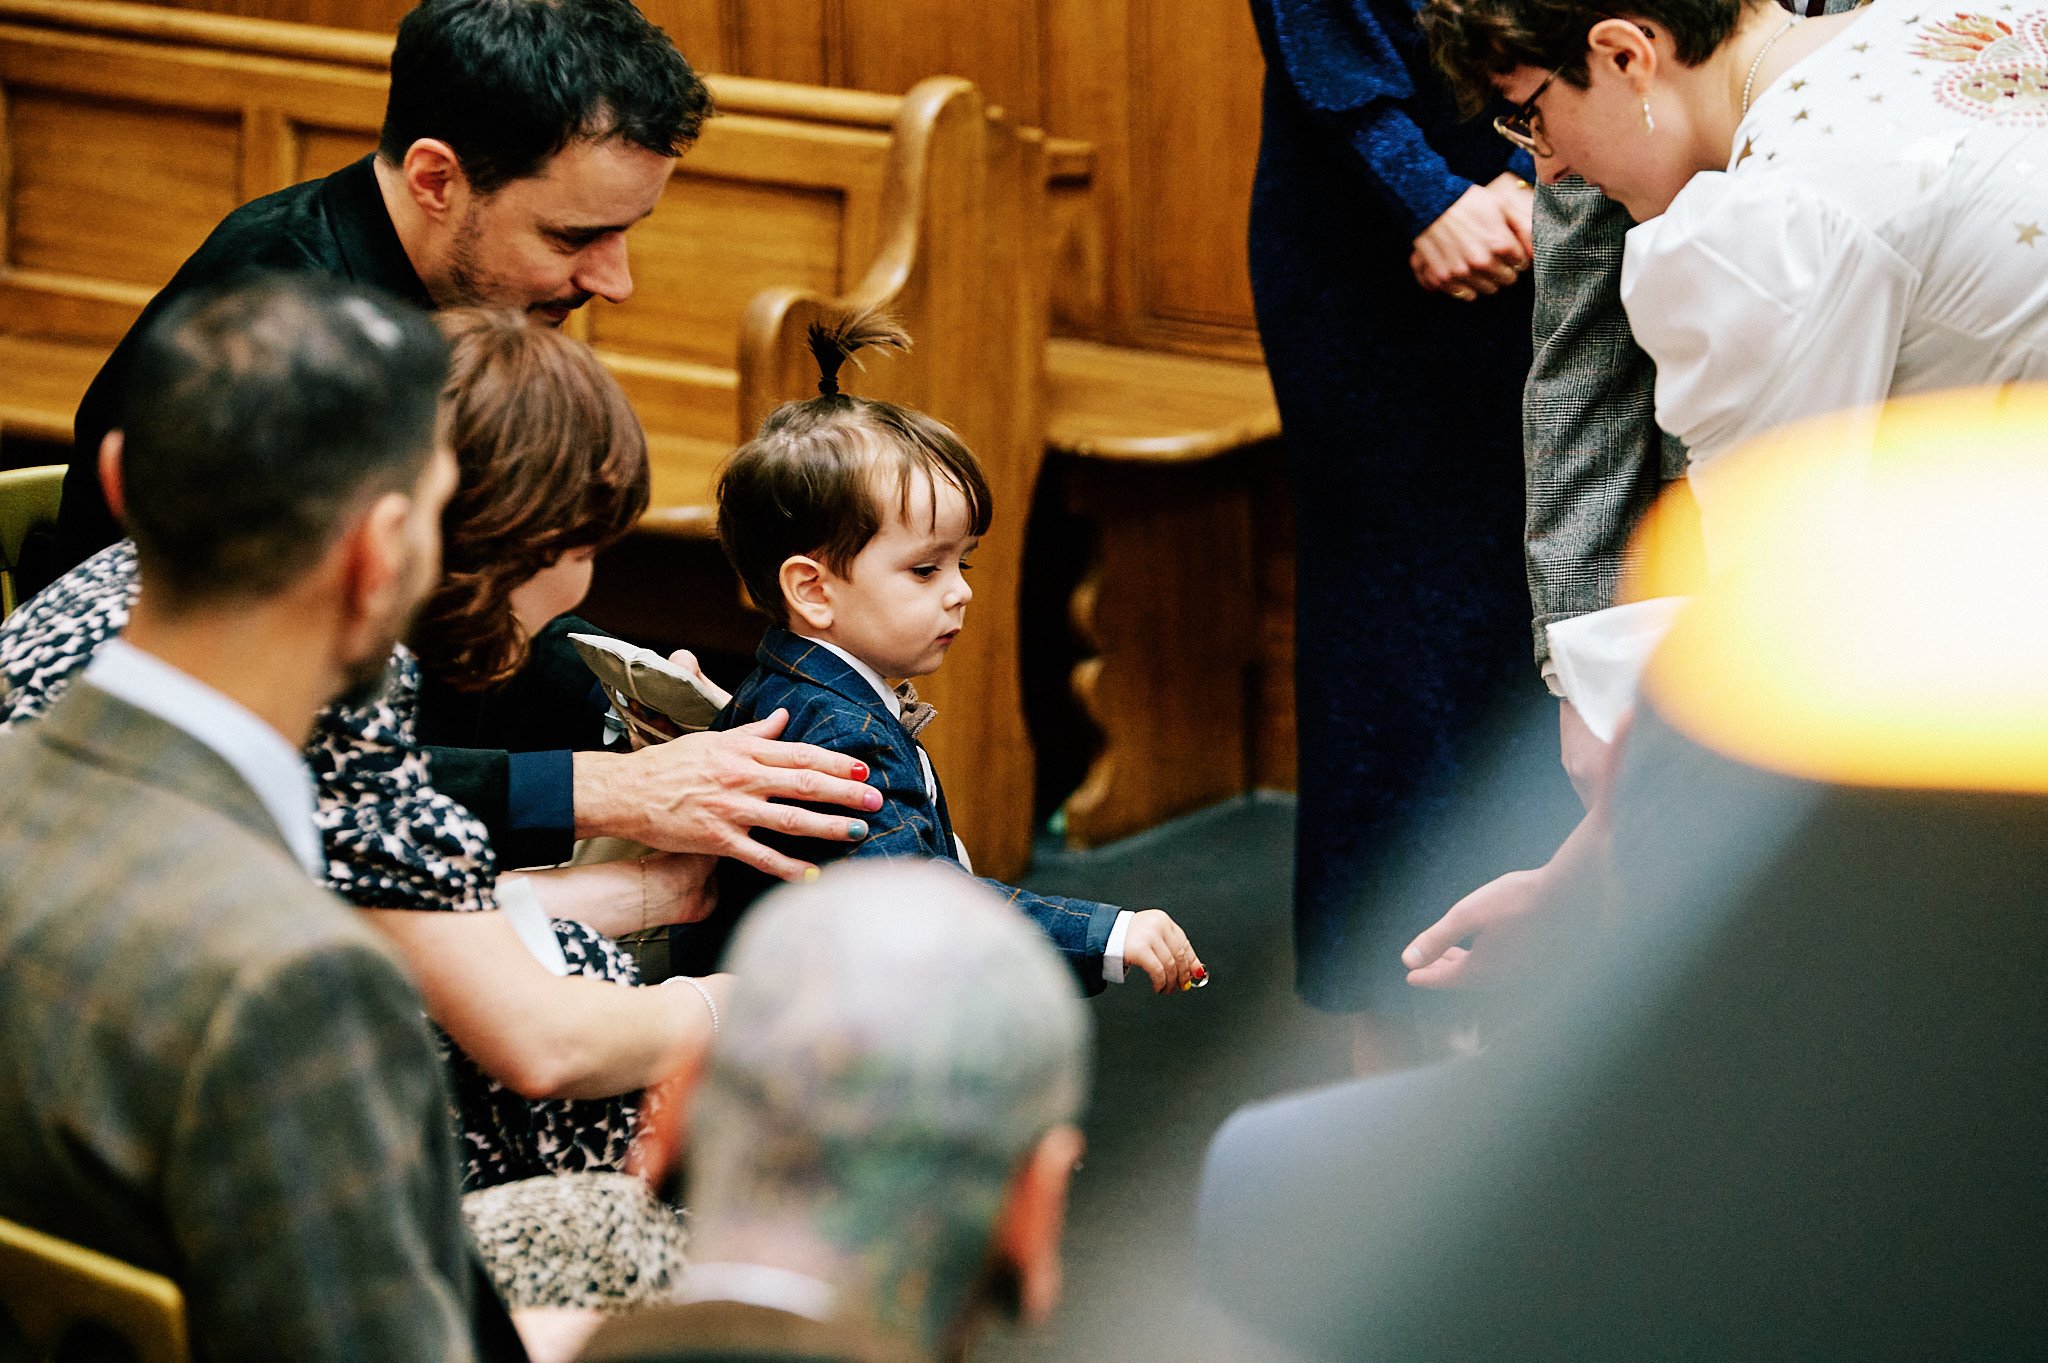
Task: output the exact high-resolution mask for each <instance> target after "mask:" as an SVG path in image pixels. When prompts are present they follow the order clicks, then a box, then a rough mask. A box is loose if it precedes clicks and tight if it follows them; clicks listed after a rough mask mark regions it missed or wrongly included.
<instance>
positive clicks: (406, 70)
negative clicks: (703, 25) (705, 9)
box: [377, 0, 711, 194]
mask: <svg viewBox="0 0 2048 1363" xmlns="http://www.w3.org/2000/svg"><path fill="white" fill-rule="evenodd" d="M710 113H711V94H710V92H709V91H708V90H706V89H705V88H704V82H703V81H702V80H700V79H698V76H697V73H696V72H695V71H692V70H691V69H690V64H689V63H688V62H686V61H684V60H683V57H682V54H681V53H679V52H677V51H676V49H675V44H674V43H671V42H670V41H669V39H668V35H667V34H665V33H663V32H662V31H661V30H660V29H659V28H656V27H655V26H654V24H653V23H651V22H650V21H649V20H648V19H647V17H646V16H645V15H643V14H641V13H640V11H639V10H637V9H635V8H634V7H633V5H632V3H631V0H424V3H423V4H421V5H420V6H419V7H418V8H417V9H414V10H413V11H412V12H411V13H409V14H407V15H406V16H405V18H404V19H402V20H400V21H399V25H398V42H397V45H396V46H395V47H394V48H393V49H392V52H391V94H390V99H389V101H388V103H387V104H386V106H385V110H384V130H383V133H382V135H381V136H380V137H379V139H378V146H377V151H378V155H380V156H382V157H383V158H384V159H385V160H386V161H388V162H390V163H391V164H393V165H398V164H399V163H401V162H403V161H404V160H405V153H406V151H407V150H408V149H409V148H410V147H411V146H412V144H413V143H415V142H417V141H419V140H420V139H421V138H423V137H432V138H438V139H440V140H441V141H443V142H446V143H447V144H448V145H449V146H450V147H452V148H454V149H455V155H456V157H457V159H458V160H460V161H461V163H462V173H463V174H464V175H466V176H468V177H469V183H470V186H471V188H473V189H474V190H475V191H476V192H477V193H478V194H490V193H493V192H495V191H497V190H498V189H501V188H503V187H504V186H505V185H507V184H509V183H511V182H512V181H514V180H522V179H525V178H526V177H527V176H529V175H538V174H540V173H541V172H542V171H543V170H545V169H546V168H547V163H548V161H549V160H550V158H552V157H553V156H554V155H555V153H557V152H559V151H561V150H562V149H563V148H564V147H566V146H568V145H569V143H571V142H572V141H576V140H578V139H581V138H588V139H591V140H593V141H601V140H603V139H605V138H609V137H623V138H624V139H626V141H628V142H630V143H632V144H633V145H635V146H638V147H645V148H646V149H647V150H649V151H651V152H655V153H657V154H659V155H662V156H677V155H680V154H681V152H682V150H683V149H684V148H685V147H688V146H689V145H690V144H691V143H692V142H694V141H696V140H697V132H698V130H699V129H700V128H701V127H702V126H703V123H704V120H705V118H706V117H708V116H709V115H710Z"/></svg>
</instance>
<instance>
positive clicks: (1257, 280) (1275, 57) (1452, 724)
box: [1250, 0, 1570, 1068]
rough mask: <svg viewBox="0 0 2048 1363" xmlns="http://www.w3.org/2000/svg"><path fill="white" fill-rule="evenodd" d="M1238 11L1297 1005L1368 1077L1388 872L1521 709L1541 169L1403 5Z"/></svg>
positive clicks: (1387, 955)
mask: <svg viewBox="0 0 2048 1363" xmlns="http://www.w3.org/2000/svg"><path fill="white" fill-rule="evenodd" d="M1252 13H1253V18H1254V19H1255V21H1256V24H1257V28H1258V32H1259V38H1260V42H1261V45H1262V47H1263V49H1264V53H1265V58H1266V82H1265V96H1264V124H1263V133H1262V140H1261V145H1260V153H1259V167H1258V176H1257V180H1256V183H1255V185H1254V188H1253V193H1252V212H1251V232H1250V249H1251V274H1252V290H1253V297H1254V300H1255V302H1256V304H1257V312H1258V320H1259V333H1260V337H1261V339H1262V341H1263V342H1264V345H1265V352H1266V360H1267V364H1268V367H1269V368H1270V370H1271V371H1272V376H1273V388H1274V393H1275V395H1276V396H1277V398H1278V400H1279V406H1280V416H1281V422H1282V426H1283V427H1284V430H1285V440H1286V447H1287V455H1288V462H1289V467H1290V470H1291V473H1292V478H1293V486H1294V500H1295V506H1296V526H1297V552H1298V559H1297V563H1298V575H1297V582H1298V586H1297V620H1298V628H1297V631H1296V638H1297V658H1298V662H1297V667H1296V677H1297V695H1296V712H1297V715H1298V721H1299V733H1300V740H1299V741H1300V791H1301V797H1300V805H1299V822H1298V831H1297V836H1296V846H1297V849H1298V855H1297V863H1296V887H1295V920H1296V938H1295V940H1296V960H1297V963H1298V964H1297V987H1298V989H1299V990H1300V992H1301V994H1302V997H1303V998H1304V999H1305V1000H1307V1001H1308V1002H1309V1003H1310V1004H1312V1005H1314V1006H1316V1007H1319V1008H1322V1009H1325V1010H1328V1011H1334V1012H1343V1013H1352V1014H1359V1015H1360V1018H1359V1034H1360V1038H1361V1045H1360V1048H1359V1060H1360V1065H1361V1068H1373V1067H1377V1066H1378V1065H1379V1064H1380V1063H1382V1062H1383V1060H1384V1059H1385V1058H1386V1055H1385V1051H1384V1047H1385V1045H1386V1044H1387V1043H1388V1042H1389V1041H1390V1039H1391V1034H1390V1033H1389V1032H1388V1030H1387V1029H1385V1028H1383V1027H1378V1026H1375V1019H1374V1018H1373V1017H1372V1016H1371V1015H1370V1014H1369V1012H1368V1010H1369V1009H1371V1008H1372V1007H1373V1005H1374V1004H1375V1003H1377V1002H1379V1001H1381V1000H1382V999H1384V998H1385V997H1386V996H1388V995H1391V996H1393V997H1394V998H1395V999H1397V1000H1399V999H1401V998H1402V996H1403V995H1404V994H1405V991H1404V990H1403V989H1402V987H1401V983H1400V977H1399V975H1398V973H1397V972H1395V971H1393V970H1392V969H1391V968H1390V965H1391V962H1392V960H1393V952H1394V950H1396V949H1397V948H1398V947H1399V945H1400V942H1401V941H1403V940H1405V939H1406V938H1407V937H1408V936H1410V935H1412V934H1413V932H1414V931H1415V930H1416V929H1417V928H1419V927H1420V926H1421V925H1422V923H1421V922H1420V921H1410V920H1409V918H1408V917H1405V916H1404V915H1406V914H1412V913H1413V912H1414V910H1413V908H1412V907H1410V906H1411V905H1412V904H1414V903H1416V902H1418V899H1419V897H1417V896H1413V895H1409V896H1401V897H1398V898H1399V905H1400V906H1399V907H1398V908H1395V907H1390V906H1391V905H1392V904H1393V903H1394V902H1395V900H1396V898H1397V897H1396V896H1394V895H1393V894H1392V893H1391V892H1390V891H1389V890H1388V889H1387V887H1386V886H1385V884H1384V882H1385V880H1386V878H1387V876H1388V873H1389V869H1390V863H1391V862H1392V860H1393V858H1394V856H1395V854H1396V853H1397V852H1399V853H1402V854H1410V853H1413V852H1415V851H1416V850H1417V847H1418V843H1419V842H1421V841H1424V840H1426V839H1427V838H1428V836H1429V830H1428V828H1427V827H1426V826H1424V825H1425V816H1426V814H1427V813H1428V812H1429V811H1433V810H1435V809H1437V808H1439V807H1440V804H1441V801H1442V798H1443V796H1444V795H1445V793H1446V792H1448V791H1450V790H1452V789H1455V788H1456V786H1457V784H1458V782H1459V779H1460V775H1461V772H1462V770H1463V761H1464V756H1465V753H1466V751H1467V750H1468V749H1469V748H1470V747H1471V746H1472V741H1473V735H1474V730H1475V728H1476V726H1477V724H1478V723H1479V721H1480V719H1481V717H1482V716H1484V715H1486V714H1487V713H1488V712H1490V711H1491V710H1493V709H1494V707H1495V705H1496V703H1497V702H1498V701H1499V700H1501V699H1502V698H1503V697H1504V696H1505V695H1507V694H1509V693H1511V692H1512V691H1513V690H1514V689H1516V688H1518V687H1526V686H1527V674H1526V670H1525V669H1526V667H1527V657H1528V634H1527V632H1526V631H1527V628H1528V623H1527V622H1528V607H1527V595H1526V592H1525V589H1524V585H1523V575H1522V555H1521V535H1522V458H1521V439H1520V432H1521V414H1520V401H1519V399H1520V393H1521V385H1522V379H1523V376H1524V375H1525V374H1526V372H1527V370H1528V367H1529V326H1530V307H1531V301H1530V298H1531V288H1530V285H1529V282H1528V281H1527V279H1526V277H1525V274H1526V270H1527V267H1528V262H1529V259H1530V241H1529V214H1530V204H1531V190H1530V188H1529V185H1528V177H1529V176H1530V174H1531V173H1532V170H1533V167H1532V165H1531V162H1530V160H1529V158H1528V157H1527V155H1526V154H1523V153H1519V152H1517V151H1516V150H1515V149H1514V148H1512V147H1509V146H1507V145H1506V144H1504V143H1502V142H1501V141H1500V140H1499V139H1498V138H1497V137H1495V136H1494V135H1493V133H1492V132H1491V130H1490V129H1489V128H1488V127H1487V126H1486V124H1485V123H1483V122H1475V121H1472V120H1468V119H1464V118H1461V117H1460V116H1459V114H1458V111H1457V109H1456V107H1455V105H1454V102H1453V100H1452V97H1451V92H1450V89H1449V87H1448V86H1447V85H1446V84H1445V82H1444V81H1443V79H1442V77H1441V76H1440V74H1439V73H1438V72H1436V71H1435V70H1434V69H1433V68H1432V67H1431V66H1430V64H1429V61H1428V55H1427V53H1426V51H1425V49H1424V45H1423V40H1422V36H1421V33H1420V30H1419V29H1418V28H1417V25H1416V21H1415V8H1414V4H1413V3H1412V0H1254V3H1253V5H1252ZM1558 786H1559V792H1560V797H1561V799H1563V800H1567V801H1568V800H1569V799H1570V794H1569V792H1568V791H1566V790H1565V789H1564V783H1563V779H1562V777H1560V778H1559V782H1558ZM1425 859H1427V857H1426V856H1425ZM1503 869H1504V868H1503ZM1423 902H1426V901H1423ZM1383 905H1386V907H1383Z"/></svg>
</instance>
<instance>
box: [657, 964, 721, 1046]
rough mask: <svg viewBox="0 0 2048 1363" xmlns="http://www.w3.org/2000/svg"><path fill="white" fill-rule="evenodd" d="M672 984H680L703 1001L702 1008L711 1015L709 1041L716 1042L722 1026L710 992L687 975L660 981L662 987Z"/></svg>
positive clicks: (702, 984) (716, 1002) (716, 1006)
mask: <svg viewBox="0 0 2048 1363" xmlns="http://www.w3.org/2000/svg"><path fill="white" fill-rule="evenodd" d="M672 984H680V985H683V986H685V987H686V988H688V989H689V990H690V991H691V992H693V993H695V994H696V995H697V997H698V998H700V999H702V1000H703V1001H704V1007H705V1008H706V1010H708V1011H709V1013H710V1015H711V1039H712V1040H713V1041H716V1040H717V1039H718V1034H719V1032H720V1031H721V1030H722V1026H721V1023H720V1021H719V1017H718V1001H717V1000H716V999H713V998H712V997H711V991H710V990H709V989H706V988H705V987H704V983H703V981H701V980H698V979H695V978H694V977H692V976H689V975H671V976H670V977H669V978H667V979H665V980H663V981H662V985H663V987H666V986H668V985H672Z"/></svg>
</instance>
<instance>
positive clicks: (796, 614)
mask: <svg viewBox="0 0 2048 1363" xmlns="http://www.w3.org/2000/svg"><path fill="white" fill-rule="evenodd" d="M776 578H777V580H778V581H779V582H780V583H781V584H782V602H783V604H784V605H786V606H788V607H789V618H790V620H791V621H792V622H793V623H796V624H800V625H802V626H804V627H805V628H806V629H815V630H827V629H830V628H832V593H831V591H830V590H829V589H828V584H827V581H826V578H827V574H826V572H825V565H824V564H822V563H820V562H818V561H817V560H816V559H814V558H807V557H805V556H804V555H802V554H795V555H792V556H791V557H789V558H786V559H784V560H783V561H782V571H781V572H779V573H777V574H776Z"/></svg>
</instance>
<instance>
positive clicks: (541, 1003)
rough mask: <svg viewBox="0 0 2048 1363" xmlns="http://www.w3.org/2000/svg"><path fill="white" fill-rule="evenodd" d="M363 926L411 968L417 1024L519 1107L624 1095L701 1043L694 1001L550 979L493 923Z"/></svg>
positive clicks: (685, 993)
mask: <svg viewBox="0 0 2048 1363" xmlns="http://www.w3.org/2000/svg"><path fill="white" fill-rule="evenodd" d="M365 916H366V917H367V918H368V919H369V920H370V922H371V923H372V924H373V925H375V926H376V927H377V928H379V929H380V930H381V931H383V932H384V934H385V935H386V936H387V937H389V938H390V939H391V940H392V941H393V942H394V943H395V944H396V945H397V947H398V949H399V952H400V954H401V955H403V956H404V957H405V959H406V963H407V964H408V965H409V966H410V967H411V968H412V972H413V975H414V977H415V978H416V979H417V980H418V981H419V986H420V992H421V993H422V994H424V995H425V996H426V1001H427V1015H428V1016H429V1017H431V1018H433V1020H434V1021H435V1022H436V1023H438V1024H439V1025H440V1027H441V1029H442V1030H443V1031H445V1032H447V1033H448V1035H449V1036H450V1037H451V1038H453V1039H454V1041H455V1044H456V1045H458V1046H460V1047H462V1049H463V1050H464V1051H465V1052H467V1053H468V1055H469V1056H470V1058H471V1059H473V1060H475V1061H476V1063H477V1064H478V1065H480V1066H482V1067H483V1070H484V1072H485V1073H486V1074H488V1075H490V1076H491V1077H492V1078H494V1079H496V1080H497V1081H498V1082H499V1083H501V1084H504V1085H505V1086H506V1087H507V1088H509V1089H511V1090H513V1091H514V1092H516V1093H518V1094H519V1095H520V1096H522V1097H525V1098H532V1099H545V1098H608V1097H611V1096H612V1095H614V1094H620V1093H631V1092H633V1091H635V1090H637V1089H642V1088H645V1087H647V1085H649V1084H651V1083H653V1082H655V1081H656V1080H659V1079H662V1078H664V1077H666V1076H667V1075H669V1074H671V1073H672V1072H674V1070H675V1068H676V1066H677V1065H679V1064H680V1063H682V1062H683V1061H684V1060H686V1059H688V1058H689V1057H690V1056H692V1055H694V1054H697V1053H699V1052H701V1051H702V1050H703V1049H704V1048H705V1047H707V1046H709V1045H710V1043H711V1037H712V1028H711V1015H710V1010H709V1009H707V1008H706V1007H705V1006H704V1001H703V999H702V998H700V997H699V996H698V995H697V992H696V991H695V990H692V989H641V988H636V987H634V986H631V985H621V984H612V983H610V982H608V981H605V980H595V979H589V978H586V977H583V976H577V975H569V976H556V975H552V974H550V973H549V972H548V971H547V970H546V969H545V968H543V967H542V966H541V964H540V963H539V962H538V961H536V960H535V959H534V958H533V955H532V953H530V952H529V951H528V950H527V949H526V945H525V944H524V943H523V942H521V941H520V940H519V937H518V934H517V933H515V932H514V931H513V929H512V926H511V924H509V923H508V922H506V921H505V917H504V915H503V914H501V913H496V912H487V913H462V914H457V913H435V912H428V911H412V910H403V909H382V910H366V911H365Z"/></svg>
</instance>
